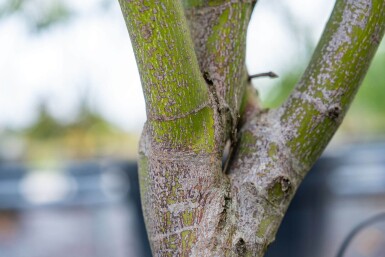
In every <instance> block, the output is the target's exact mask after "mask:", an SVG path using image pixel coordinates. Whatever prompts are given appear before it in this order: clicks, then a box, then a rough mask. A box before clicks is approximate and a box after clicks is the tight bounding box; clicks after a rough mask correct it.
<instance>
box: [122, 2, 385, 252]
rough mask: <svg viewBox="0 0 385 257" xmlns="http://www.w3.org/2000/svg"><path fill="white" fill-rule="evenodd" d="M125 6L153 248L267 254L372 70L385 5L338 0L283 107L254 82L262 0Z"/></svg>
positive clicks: (144, 198) (142, 183) (143, 191)
mask: <svg viewBox="0 0 385 257" xmlns="http://www.w3.org/2000/svg"><path fill="white" fill-rule="evenodd" d="M119 3H120V5H121V8H122V12H123V15H124V18H125V20H126V23H127V28H128V31H129V34H130V37H131V40H132V42H133V47H134V51H135V56H136V60H137V63H138V67H139V71H140V75H141V81H142V85H143V93H144V97H145V100H146V109H147V122H146V124H145V126H144V129H143V133H142V137H141V142H140V150H139V153H140V160H139V170H140V186H141V198H142V205H143V210H144V217H145V221H146V227H147V230H148V234H149V239H150V242H151V247H152V251H153V254H154V256H257V257H261V256H263V255H264V253H265V251H266V249H267V247H268V246H269V245H270V244H271V243H272V242H273V241H274V238H275V234H276V232H277V230H278V227H279V224H280V222H281V220H282V218H283V216H284V214H285V212H286V209H287V207H288V205H289V203H290V200H291V199H292V197H293V195H294V193H295V191H296V189H297V187H298V186H299V184H300V183H301V181H302V179H303V177H304V176H305V175H306V173H307V171H308V170H309V169H310V167H311V166H312V164H313V163H314V162H315V160H316V159H317V158H318V156H319V155H320V154H321V152H322V151H323V149H324V148H325V146H326V144H327V143H328V142H329V140H330V139H331V137H332V135H333V134H334V132H335V131H336V129H337V128H338V126H339V124H340V123H341V120H342V118H343V116H344V114H345V113H346V111H347V109H348V107H349V104H350V102H351V101H352V100H353V97H354V95H355V93H356V91H357V89H358V87H359V85H360V83H361V81H362V79H363V77H364V75H365V73H366V71H367V69H368V67H369V64H370V61H371V59H372V57H373V55H374V53H375V51H376V49H377V46H378V44H379V42H380V40H381V38H382V36H383V34H384V29H385V2H384V1H383V0H337V2H336V5H335V8H334V11H333V13H332V15H331V17H330V19H329V22H328V24H327V25H326V28H325V31H324V33H323V36H322V38H321V40H320V42H319V44H318V46H317V48H316V50H315V53H314V55H313V58H312V60H311V62H310V64H309V66H308V68H307V70H306V71H305V73H304V75H303V77H302V79H301V80H300V82H299V83H298V85H297V87H296V88H295V90H294V92H293V93H292V94H291V96H290V97H289V99H288V100H287V102H286V103H285V104H284V105H282V106H281V107H280V108H278V109H276V110H261V108H260V107H259V105H258V101H257V99H256V98H257V97H256V95H255V92H254V90H253V89H252V88H251V86H250V83H249V81H248V79H247V71H246V68H245V41H246V30H247V25H248V21H249V18H250V15H251V12H252V9H253V7H254V4H255V1H251V0H212V1H211V0H208V1H207V0H185V1H183V4H182V2H181V1H178V0H165V1H143V0H119ZM228 141H230V142H231V144H230V145H231V147H230V148H231V149H230V151H229V153H230V156H229V157H228V159H227V161H226V165H222V162H223V150H224V147H225V144H226V142H228Z"/></svg>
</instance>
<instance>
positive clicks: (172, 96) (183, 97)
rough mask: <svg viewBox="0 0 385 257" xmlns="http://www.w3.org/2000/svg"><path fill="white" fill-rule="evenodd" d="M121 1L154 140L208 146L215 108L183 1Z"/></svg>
mask: <svg viewBox="0 0 385 257" xmlns="http://www.w3.org/2000/svg"><path fill="white" fill-rule="evenodd" d="M119 3H120V5H121V9H122V12H123V15H124V18H125V20H126V24H127V28H128V31H129V33H130V36H131V41H132V44H133V48H134V52H135V56H136V60H137V63H138V67H139V71H140V76H141V81H142V86H143V92H144V96H145V100H146V109H147V118H148V122H149V123H150V127H151V133H153V134H154V135H153V136H154V139H155V141H156V142H158V143H162V144H167V145H168V147H169V148H178V149H181V148H189V150H194V151H201V150H207V151H209V150H210V149H211V148H212V147H213V143H214V139H213V138H214V135H213V134H214V130H213V126H212V124H213V111H212V110H211V108H210V99H209V92H208V89H207V86H206V83H205V81H204V80H203V78H202V75H201V73H200V70H199V66H198V62H197V59H196V56H195V53H194V47H193V43H192V41H191V38H190V33H189V29H188V25H187V22H186V19H185V16H184V13H183V7H182V5H181V2H180V1H178V0H167V1H161V2H159V1H139V0H133V1H126V0H119ZM164 146H166V145H164Z"/></svg>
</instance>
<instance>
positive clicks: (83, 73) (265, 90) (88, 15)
mask: <svg viewBox="0 0 385 257" xmlns="http://www.w3.org/2000/svg"><path fill="white" fill-rule="evenodd" d="M333 5H334V0H313V1H306V0H274V1H267V0H261V1H259V2H258V4H257V7H256V9H255V11H254V13H253V16H252V19H251V23H250V27H249V30H248V39H247V67H248V69H249V72H250V74H255V73H260V72H266V71H274V72H275V73H277V74H278V75H279V78H278V79H274V80H272V79H268V78H262V79H256V80H254V81H253V83H254V85H255V87H256V88H257V89H258V91H259V95H260V97H261V100H262V102H263V105H264V106H265V107H268V108H275V107H277V106H279V105H280V104H281V103H282V102H283V101H284V100H285V99H286V97H287V96H288V94H289V93H290V91H291V90H292V89H293V87H294V86H295V83H296V82H297V81H298V79H299V78H300V76H301V74H302V73H303V71H304V69H305V67H306V65H307V62H308V61H309V59H310V57H311V54H312V52H313V50H314V48H315V45H316V43H317V41H318V39H319V37H320V35H321V33H322V30H323V27H324V25H325V23H326V21H327V19H328V17H329V15H330V13H331V10H332V8H333ZM384 68H385V44H384V43H382V44H381V46H380V48H379V50H378V52H377V54H376V56H375V58H374V60H373V63H372V65H371V67H370V70H369V72H368V74H367V77H366V78H365V80H364V82H363V86H362V88H361V89H360V90H359V92H358V95H357V97H356V99H355V102H354V103H353V105H352V106H351V109H350V111H349V112H348V115H347V117H346V118H345V120H344V122H343V124H342V126H341V128H340V130H339V131H338V132H337V134H336V135H335V137H334V139H333V141H332V143H331V144H330V146H329V148H328V149H327V151H326V152H325V155H324V156H323V158H321V160H320V161H319V162H318V163H317V165H316V166H315V167H314V169H313V170H312V171H311V172H310V174H309V176H308V178H307V179H306V181H305V183H304V185H303V186H302V187H301V188H300V190H299V192H298V195H297V197H296V199H295V200H294V202H293V204H292V205H291V207H290V208H291V209H290V212H289V214H288V215H287V217H286V218H285V221H284V223H283V226H282V229H281V230H280V232H279V235H278V237H277V239H278V240H277V243H276V244H274V246H273V247H272V248H271V250H270V252H269V256H270V257H273V256H276V257H278V256H283V253H284V254H285V255H284V256H293V257H294V256H320V257H321V256H334V255H335V254H336V252H337V249H338V247H339V246H340V245H341V243H342V241H343V239H344V238H345V237H346V236H347V234H348V232H349V231H351V230H352V229H353V227H354V226H355V225H356V224H358V223H359V222H360V221H363V220H365V219H367V218H368V217H370V216H371V215H374V214H377V213H381V212H385V101H384V100H383V99H384V97H385V75H384ZM145 119H146V117H145V107H144V100H143V96H142V91H141V87H140V79H139V74H138V71H137V67H136V64H135V58H134V54H133V52H132V47H131V43H130V39H129V36H128V33H127V29H126V27H125V23H124V20H123V17H122V15H121V11H120V8H119V5H118V2H117V1H113V0H83V1H75V0H0V257H19V256H20V257H21V256H22V257H24V256H25V257H45V256H47V257H48V256H68V255H71V256H79V257H91V256H92V257H93V256H111V257H121V256H122V257H123V256H126V257H127V256H134V257H135V256H149V251H148V243H147V242H146V236H145V232H144V229H143V220H142V217H141V215H140V213H141V209H140V204H139V191H138V185H137V168H136V162H135V160H136V157H137V145H138V139H139V135H140V131H141V128H142V126H143V123H144V121H145ZM384 238H385V222H383V223H381V222H378V224H374V225H372V226H370V227H368V228H367V229H366V230H365V231H363V232H362V235H361V239H360V237H359V236H357V239H355V240H354V241H353V242H352V245H351V246H350V247H349V249H348V253H347V254H346V256H357V257H358V256H385V253H384V249H383V248H384V245H385V239H384ZM381 247H382V249H381ZM317 254H318V255H317Z"/></svg>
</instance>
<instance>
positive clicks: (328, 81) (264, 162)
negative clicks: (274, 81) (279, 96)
mask: <svg viewBox="0 0 385 257" xmlns="http://www.w3.org/2000/svg"><path fill="white" fill-rule="evenodd" d="M384 29H385V2H384V1H383V0H381V1H380V0H338V1H337V3H336V6H335V8H334V11H333V13H332V15H331V17H330V19H329V22H328V24H327V26H326V29H325V31H324V33H323V36H322V39H321V41H320V43H319V45H318V46H317V48H316V51H315V53H314V56H313V58H312V60H311V62H310V64H309V66H308V69H307V70H306V72H305V74H304V76H303V78H302V79H301V81H300V82H299V84H298V86H297V88H296V89H295V91H294V92H293V93H292V95H291V96H290V98H289V100H288V101H287V102H286V103H285V104H284V105H283V106H282V107H281V108H280V109H278V110H273V111H269V112H265V113H264V112H262V113H260V114H259V115H258V116H256V117H255V118H254V119H251V120H249V122H248V123H246V124H245V125H244V126H243V128H242V130H241V133H240V134H241V136H240V141H239V145H238V148H237V152H236V153H235V155H234V157H233V160H234V161H233V162H232V165H231V167H230V179H231V186H232V190H231V192H232V197H233V198H235V199H236V201H235V202H236V203H235V206H234V210H235V213H236V216H237V217H239V220H238V221H237V222H236V224H237V232H236V234H237V235H238V238H242V240H243V245H244V249H245V252H246V253H247V254H249V256H263V255H264V252H265V250H266V248H267V246H268V245H269V244H270V243H271V242H273V240H274V237H275V234H276V232H277V230H278V227H279V224H280V222H281V220H282V218H283V215H284V213H285V211H286V209H287V207H288V205H289V203H290V200H291V198H292V197H293V195H294V193H295V191H296V189H297V187H298V186H299V184H300V182H301V181H302V178H303V177H304V176H305V174H306V172H307V171H308V170H309V169H310V167H311V166H312V165H313V163H314V162H315V161H316V159H317V158H318V156H319V155H320V154H321V152H322V151H323V150H324V148H325V146H326V144H327V143H328V142H329V140H330V139H331V137H332V135H333V134H334V132H335V131H336V129H337V128H338V125H339V124H340V123H341V120H342V118H343V116H344V114H345V112H346V111H347V109H348V107H349V104H350V102H351V101H352V99H353V97H354V94H355V93H356V91H357V88H358V87H359V85H360V83H361V81H362V79H363V78H364V76H365V74H366V71H367V69H368V67H369V64H370V62H371V60H372V57H373V55H374V53H375V51H376V49H377V47H378V44H379V42H380V40H381V38H382V36H383V34H384Z"/></svg>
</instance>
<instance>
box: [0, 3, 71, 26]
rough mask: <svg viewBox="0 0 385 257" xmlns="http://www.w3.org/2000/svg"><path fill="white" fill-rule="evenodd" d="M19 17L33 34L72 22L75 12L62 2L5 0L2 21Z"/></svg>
mask: <svg viewBox="0 0 385 257" xmlns="http://www.w3.org/2000/svg"><path fill="white" fill-rule="evenodd" d="M16 15H17V16H18V17H19V18H21V20H23V21H24V23H25V25H26V26H28V28H29V29H30V30H31V31H32V32H41V31H43V30H44V29H47V28H50V27H51V26H53V25H57V24H61V23H63V22H67V21H68V20H70V19H71V18H72V17H73V15H74V12H73V11H71V9H70V8H69V7H68V6H67V5H66V4H65V3H64V2H63V1H61V0H5V1H4V0H3V1H1V2H0V19H5V18H9V17H12V16H16Z"/></svg>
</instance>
